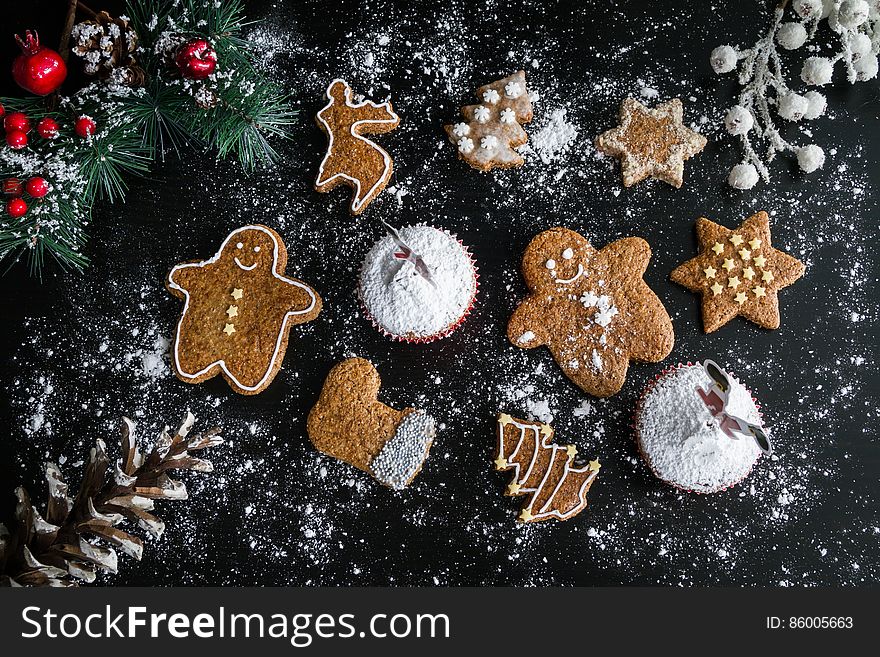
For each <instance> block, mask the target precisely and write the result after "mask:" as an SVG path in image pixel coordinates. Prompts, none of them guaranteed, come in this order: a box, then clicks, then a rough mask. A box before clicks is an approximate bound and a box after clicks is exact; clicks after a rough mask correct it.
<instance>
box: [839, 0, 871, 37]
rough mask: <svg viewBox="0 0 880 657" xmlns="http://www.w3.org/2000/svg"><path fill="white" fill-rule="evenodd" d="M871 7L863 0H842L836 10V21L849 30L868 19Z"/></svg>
mask: <svg viewBox="0 0 880 657" xmlns="http://www.w3.org/2000/svg"><path fill="white" fill-rule="evenodd" d="M870 11H871V8H870V7H869V6H868V3H867V2H865V0H843V2H841V3H840V8H839V9H838V10H837V22H838V23H840V25H841V26H842V27H845V28H847V29H848V30H851V29H853V28H856V27H858V26H859V25H861V24H862V23H864V22H865V21H866V20H868V13H869V12H870Z"/></svg>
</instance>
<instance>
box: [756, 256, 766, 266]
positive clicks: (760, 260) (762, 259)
mask: <svg viewBox="0 0 880 657" xmlns="http://www.w3.org/2000/svg"><path fill="white" fill-rule="evenodd" d="M766 264H767V258H765V257H764V256H758V257H757V258H755V266H756V267H763V266H764V265H766Z"/></svg>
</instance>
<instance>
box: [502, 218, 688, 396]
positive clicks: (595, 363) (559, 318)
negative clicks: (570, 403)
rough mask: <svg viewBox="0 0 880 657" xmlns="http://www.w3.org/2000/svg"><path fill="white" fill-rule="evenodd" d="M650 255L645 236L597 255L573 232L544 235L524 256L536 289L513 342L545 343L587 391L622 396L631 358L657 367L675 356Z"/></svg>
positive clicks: (510, 330) (512, 325)
mask: <svg viewBox="0 0 880 657" xmlns="http://www.w3.org/2000/svg"><path fill="white" fill-rule="evenodd" d="M650 258H651V249H650V247H649V246H648V243H647V242H646V241H645V240H643V239H641V238H638V237H627V238H625V239H621V240H617V241H616V242H612V243H611V244H609V245H607V246H606V247H604V248H602V249H599V250H597V249H594V248H593V247H592V246H591V245H590V243H589V242H588V241H587V240H586V238H584V237H583V236H582V235H580V234H579V233H576V232H575V231H573V230H568V229H567V228H551V229H550V230H546V231H544V232H543V233H540V234H539V235H537V236H536V237H535V238H534V239H533V240H532V241H531V243H530V244H529V246H528V247H527V248H526V252H525V255H524V256H523V263H522V272H523V276H524V277H525V279H526V284H527V285H528V286H529V290H530V291H531V292H530V294H529V295H528V296H527V297H526V299H525V300H524V301H523V302H522V304H520V306H519V307H518V308H517V309H516V311H514V313H513V316H512V317H511V318H510V322H509V323H508V325H507V337H508V339H509V340H510V341H511V342H512V343H513V344H514V345H516V346H517V347H521V348H523V349H534V348H535V347H539V346H541V345H546V346H547V348H549V349H550V353H552V354H553V358H554V359H555V360H556V362H557V363H558V364H559V366H560V367H561V368H562V371H563V372H564V373H565V375H566V376H567V377H568V378H570V379H571V380H572V381H574V382H575V383H576V384H577V385H578V386H579V387H580V388H581V389H582V390H584V391H585V392H588V393H590V394H592V395H595V396H597V397H609V396H611V395H613V394H615V393H617V392H618V391H619V390H620V389H621V388H622V387H623V384H624V382H625V380H626V372H627V369H628V367H629V362H630V360H635V361H645V362H651V363H653V362H657V361H660V360H663V359H664V358H666V356H668V355H669V352H670V351H672V344H673V339H674V336H673V331H672V321H671V320H670V319H669V315H668V314H667V313H666V309H665V308H664V307H663V304H662V303H660V299H658V298H657V296H656V295H655V294H654V293H653V292H652V291H651V289H650V288H649V287H648V285H647V283H645V281H644V280H642V275H643V274H644V272H645V269H646V268H647V266H648V261H649V260H650Z"/></svg>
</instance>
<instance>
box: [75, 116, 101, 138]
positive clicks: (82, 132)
mask: <svg viewBox="0 0 880 657" xmlns="http://www.w3.org/2000/svg"><path fill="white" fill-rule="evenodd" d="M73 129H74V131H75V132H76V134H78V135H79V136H80V137H91V136H92V135H93V134H95V130H97V129H98V126H97V124H96V123H95V122H94V121H93V120H92V117H90V116H81V117H79V118H78V119H77V120H76V123H75V124H74V126H73Z"/></svg>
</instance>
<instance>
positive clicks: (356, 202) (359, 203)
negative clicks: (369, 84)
mask: <svg viewBox="0 0 880 657" xmlns="http://www.w3.org/2000/svg"><path fill="white" fill-rule="evenodd" d="M337 82H341V83H342V84H344V85H345V106H346V107H350V108H351V109H358V108H359V107H364V106H365V105H370V106H371V107H374V108H376V109H379V108H385V109H386V110H388V112H389V113H390V114H391V116H393V117H394V118H393V119H362V120H361V121H355V122H354V123H352V124H351V127H350V128H349V132H350V133H351V136H352V137H354V138H355V139H360V140H361V141H363V142H365V143H367V144H369V145H370V146H372V147H373V148H375V149H376V150H377V151H379V153H381V155H382V159H383V160H384V161H385V168H384V169H383V170H382V177H381V178H379V180H378V181H377V182H376V184H375V185H373V186H372V187H371V188H370V191H369V192H367V193H366V194H365V195H364V197H363V199H361V198H360V194H361V181H360V180H359V179H357V178H353V177H352V176H349V175H348V174H347V173H344V172H342V171H340V172H339V173H336V174H333V175H332V176H330V177H329V178H328V179H327V180H322V179H321V178H322V177H323V175H324V165H325V164H326V163H327V160H328V159H329V158H330V153H331V151H332V150H333V131H332V130H331V129H330V124H328V123H327V121H325V120H324V117H323V116H321V114H322V113H323V112H324V111H325V110H328V109H330V108H331V107H333V103H334V102H335V99H334V98H333V96H331V95H330V88H331V87H332V86H333V85H334V84H336V83H337ZM324 94H325V95H326V96H327V98H328V99H329V101H330V102H328V103H327V104H326V105H325V106H324V107H322V108H321V109H320V110H319V111H318V114H317V115H316V118H317V119H318V121H320V122H321V125H322V126H324V129H325V131H326V133H327V137H328V139H329V140H330V141H329V143H328V144H327V152H326V153H325V155H324V159H323V160H321V164H320V166H319V167H318V180H317V181H316V182H315V186H316V187H320V186H322V185H326V184H328V183H330V182H332V181H333V180H335V179H336V178H340V177H341V178H345V179H346V180H350V181H351V182H353V183H354V186H355V192H354V198H353V199H352V201H351V209H352V211H353V212H358V211H359V210H360V209H361V207H363V205H364V202H365V200H366V199H368V198H370V196H371V195H372V194H373V192H375V191H376V189H377V188H378V187H379V186H380V185H381V184H382V183H384V182H387V181H388V177H389V176H390V169H391V156H390V155H389V154H388V153H387V151H385V149H384V148H382V147H381V146H379V144H377V143H376V142H374V141H372V140H370V139H367V138H366V137H364V136H363V135H359V134H357V133H356V132H355V127H357V126H359V125H361V124H362V123H394V124H397V123H399V122H400V117H399V116H397V114H396V113H395V112H394V110H393V109H391V103H390V102H389V101H386V102H384V103H374V102H373V101H371V100H364V101H362V102H360V103H352V102H351V96H352V91H351V85H350V84H349V83H348V82H346V81H345V80H343V79H342V78H336V79H334V80H333V81H332V82H331V83H330V84H328V85H327V91H325V92H324Z"/></svg>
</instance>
